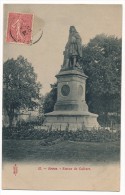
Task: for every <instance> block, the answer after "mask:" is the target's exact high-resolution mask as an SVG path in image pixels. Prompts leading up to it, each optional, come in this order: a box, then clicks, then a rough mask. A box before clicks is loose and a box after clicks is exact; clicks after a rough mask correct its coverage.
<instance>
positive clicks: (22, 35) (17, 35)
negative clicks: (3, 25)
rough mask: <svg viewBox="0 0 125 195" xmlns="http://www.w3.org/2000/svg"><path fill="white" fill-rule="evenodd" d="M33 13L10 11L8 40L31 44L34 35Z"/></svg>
mask: <svg viewBox="0 0 125 195" xmlns="http://www.w3.org/2000/svg"><path fill="white" fill-rule="evenodd" d="M32 22H33V14H24V13H9V15H8V26H7V37H6V41H7V42H11V43H13V42H16V43H24V44H29V43H30V42H31V36H32Z"/></svg>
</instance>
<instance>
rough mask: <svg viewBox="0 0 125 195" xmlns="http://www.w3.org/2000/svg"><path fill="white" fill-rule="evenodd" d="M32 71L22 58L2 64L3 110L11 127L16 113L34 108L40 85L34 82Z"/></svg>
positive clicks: (34, 75)
mask: <svg viewBox="0 0 125 195" xmlns="http://www.w3.org/2000/svg"><path fill="white" fill-rule="evenodd" d="M36 79H37V76H36V74H35V72H34V69H33V67H32V65H31V63H29V62H28V61H27V59H24V57H22V56H19V57H18V58H17V59H16V60H14V59H13V58H12V59H8V60H7V61H6V62H4V64H3V109H4V110H5V111H6V113H7V115H8V117H9V126H12V124H13V119H14V116H15V115H16V112H17V111H19V110H20V109H21V108H24V109H25V108H35V107H36V106H37V105H38V103H37V101H36V100H38V99H39V95H40V88H41V84H40V83H38V82H36Z"/></svg>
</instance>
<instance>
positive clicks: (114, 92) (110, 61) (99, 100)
mask: <svg viewBox="0 0 125 195" xmlns="http://www.w3.org/2000/svg"><path fill="white" fill-rule="evenodd" d="M83 70H84V72H85V74H86V75H87V76H88V77H89V78H88V80H87V86H86V89H87V90H86V97H87V103H88V105H89V108H90V111H94V112H96V113H98V114H99V113H107V112H119V111H120V94H121V39H118V38H116V37H114V36H106V35H103V34H102V35H97V36H96V37H95V38H94V39H91V40H90V42H89V43H88V45H87V46H85V47H84V48H83Z"/></svg>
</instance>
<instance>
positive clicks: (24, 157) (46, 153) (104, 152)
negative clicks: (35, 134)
mask: <svg viewBox="0 0 125 195" xmlns="http://www.w3.org/2000/svg"><path fill="white" fill-rule="evenodd" d="M119 158H120V144H119V142H107V143H94V142H71V141H61V142H59V143H57V144H55V145H51V146H42V144H41V140H3V161H11V162H13V161H22V162H26V161H29V162H31V161H32V162H33V161H35V162H36V161H37V162H39V161H41V162H49V161H50V162H51V161H56V162H65V163H66V162H70V163H78V162H79V163H81V162H84V163H85V162H87V163H88V162H89V163H109V162H118V161H119Z"/></svg>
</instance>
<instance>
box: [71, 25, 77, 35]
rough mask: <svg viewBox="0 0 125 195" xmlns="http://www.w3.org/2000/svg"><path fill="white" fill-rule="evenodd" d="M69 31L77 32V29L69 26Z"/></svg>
mask: <svg viewBox="0 0 125 195" xmlns="http://www.w3.org/2000/svg"><path fill="white" fill-rule="evenodd" d="M69 32H70V33H72V32H77V31H76V29H75V27H74V26H70V29H69Z"/></svg>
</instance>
